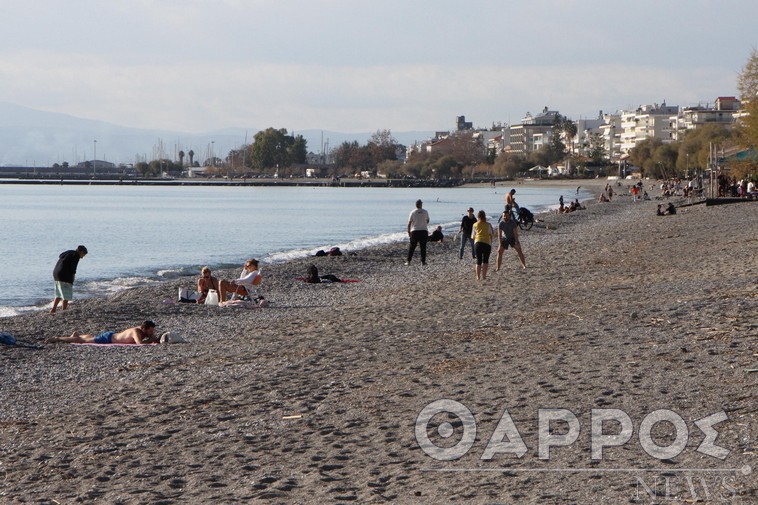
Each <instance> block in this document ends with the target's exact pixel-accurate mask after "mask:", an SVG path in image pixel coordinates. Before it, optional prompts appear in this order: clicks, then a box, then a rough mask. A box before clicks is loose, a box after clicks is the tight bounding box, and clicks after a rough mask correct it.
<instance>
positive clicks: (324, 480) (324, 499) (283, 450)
mask: <svg viewBox="0 0 758 505" xmlns="http://www.w3.org/2000/svg"><path fill="white" fill-rule="evenodd" d="M571 184H572V185H573V186H572V187H574V188H575V184H576V183H571ZM582 184H583V186H585V187H587V185H593V182H589V183H585V182H584V181H582ZM604 184H605V181H603V182H602V183H600V182H594V189H595V190H602V186H603V185H604ZM566 186H567V190H568V188H569V184H568V183H567V184H566ZM567 194H570V193H567ZM657 203H660V202H658V201H655V200H653V201H644V202H634V203H633V202H632V200H631V197H629V196H625V195H620V196H616V197H614V199H613V201H612V202H610V203H602V204H600V203H594V202H591V203H590V204H589V205H588V209H587V210H582V211H577V212H573V213H571V214H565V215H557V214H547V215H544V216H540V217H541V219H542V221H541V222H539V223H537V225H535V227H534V228H532V229H531V230H529V231H523V232H521V241H522V246H523V249H524V253H525V255H526V261H527V267H528V268H527V269H526V270H523V269H522V268H521V266H520V265H519V263H518V260H517V258H516V255H515V253H513V252H512V251H510V250H509V251H506V253H505V257H504V267H503V270H501V271H500V272H495V269H494V262H495V253H494V252H493V256H492V259H491V265H492V268H491V270H490V272H489V274H488V277H487V279H486V280H484V281H477V280H476V278H475V274H474V266H473V263H472V260H471V258H470V257H465V256H464V260H463V261H461V260H459V259H458V253H457V251H458V245H457V244H454V243H453V241H452V240H451V237H447V238H446V240H445V242H444V243H443V244H430V245H429V253H428V265H427V266H425V267H422V266H421V265H420V260H419V254H418V251H417V252H416V256H415V257H414V261H413V262H412V263H411V265H410V266H404V264H403V263H404V260H405V253H406V249H407V244H406V243H397V244H390V245H386V246H381V247H377V248H372V249H367V250H361V251H356V252H348V254H346V255H345V256H342V257H318V258H315V257H314V258H306V259H300V260H295V261H290V262H287V263H283V264H276V265H266V266H265V267H264V269H263V270H262V273H263V277H264V281H263V284H262V286H261V289H260V291H261V293H262V294H263V295H264V296H265V297H266V299H267V300H269V301H270V302H271V304H270V306H268V307H265V308H253V309H238V308H219V307H211V306H203V305H194V304H182V303H173V302H174V300H175V299H176V294H177V291H178V288H179V287H189V288H191V287H193V284H194V279H191V278H183V279H177V280H172V281H167V282H165V283H162V284H160V285H157V286H151V287H145V288H138V289H132V290H128V291H124V292H121V293H119V294H117V295H115V296H112V297H109V298H104V299H89V300H75V301H74V302H73V303H72V304H71V305H70V307H69V309H68V310H66V311H59V312H58V313H57V314H56V315H54V316H51V315H50V314H47V313H45V312H38V313H33V314H27V315H23V316H18V317H13V318H7V319H0V331H7V332H9V333H11V334H13V335H14V336H15V337H16V338H17V339H18V340H19V341H20V342H21V343H22V344H24V346H13V347H11V346H2V345H0V379H1V380H0V503H153V504H156V503H161V504H174V503H175V504H179V503H198V504H200V503H203V504H206V503H232V502H243V503H244V502H248V501H251V502H255V501H259V502H266V503H317V502H321V503H451V502H459V503H540V504H546V503H547V504H563V503H598V502H599V503H655V502H657V501H660V500H663V501H666V500H668V501H666V502H667V503H668V502H671V503H682V502H685V501H686V500H687V499H690V498H692V496H691V495H692V493H693V492H694V491H697V492H699V494H700V495H701V498H702V496H704V486H705V487H707V488H708V492H709V493H710V495H711V499H712V500H714V501H713V503H756V502H758V478H757V477H756V472H757V471H758V459H757V458H756V453H758V395H757V394H756V391H757V389H756V386H758V373H755V372H754V371H753V372H751V371H750V370H756V369H758V345H757V344H758V259H757V258H758V255H757V253H758V205H756V204H755V203H754V202H745V203H737V204H730V205H722V206H714V207H706V206H705V205H692V206H686V207H682V208H680V211H679V213H678V214H677V215H674V216H663V217H658V216H656V215H655V209H656V204H657ZM677 203H684V202H677ZM471 204H472V205H473V206H474V208H475V209H477V210H478V207H477V205H476V202H471ZM409 210H410V207H409ZM433 218H434V216H432V219H433ZM403 226H404V223H400V224H399V228H400V229H403ZM311 263H313V264H315V265H317V266H318V268H319V271H320V272H321V273H322V274H335V275H337V276H338V277H342V278H350V279H358V280H360V282H355V283H333V284H319V285H311V284H305V283H303V282H302V281H300V280H298V278H299V277H303V276H304V275H305V271H306V268H307V266H308V265H309V264H311ZM214 274H215V275H217V276H219V277H222V278H226V279H232V278H235V277H236V276H237V274H238V271H237V270H234V271H224V272H214ZM144 319H150V320H153V321H155V322H156V324H157V325H158V328H157V333H159V334H160V333H162V332H165V331H172V332H176V333H178V334H180V335H182V336H183V337H184V338H186V339H187V340H188V342H187V343H182V344H169V345H165V344H162V345H154V346H147V347H138V346H128V347H102V348H99V347H97V346H79V345H69V344H44V340H45V339H46V338H47V337H50V336H54V335H67V334H70V333H71V332H72V331H73V330H78V331H80V332H86V333H95V334H97V333H100V332H102V331H105V330H121V329H125V328H127V327H131V326H136V325H139V324H140V323H141V322H142V320H144ZM440 399H451V400H454V401H456V402H460V403H461V404H463V405H465V406H466V407H467V409H468V410H469V411H470V412H471V413H472V415H473V417H474V419H475V421H476V428H477V435H476V441H475V442H474V444H473V446H472V447H471V449H470V450H469V451H467V452H466V453H465V454H464V455H462V456H461V457H460V458H458V459H455V460H452V461H440V460H436V459H434V458H432V457H430V456H429V455H427V454H426V453H425V452H424V451H422V449H421V448H420V447H419V444H418V442H417V434H416V422H417V417H418V416H419V414H420V413H421V411H422V410H423V409H424V407H425V406H427V405H428V404H430V403H431V402H434V401H436V400H440ZM506 409H507V412H508V414H509V415H510V417H511V418H512V420H513V422H514V423H515V426H516V427H517V429H518V431H519V433H520V435H521V437H522V438H523V441H524V443H525V444H526V447H527V452H526V453H525V454H524V455H523V456H521V457H518V456H516V455H515V454H512V453H507V452H502V453H498V454H496V455H495V456H494V457H492V458H491V459H482V455H483V453H484V452H485V448H486V447H487V445H488V442H489V441H490V437H492V435H493V432H495V431H496V427H497V426H498V423H499V421H500V420H501V418H502V416H503V414H504V411H506ZM540 409H567V410H570V411H571V412H573V413H574V414H575V415H576V417H577V419H578V421H579V423H580V424H581V431H580V434H579V437H578V439H577V440H576V441H575V442H574V443H573V444H571V445H568V446H566V447H553V448H552V450H551V454H550V458H549V459H542V458H540V457H539V454H538V447H539V440H538V439H539V426H538V420H539V415H540ZM592 409H620V410H623V411H624V412H625V413H626V414H628V416H629V417H630V419H631V420H632V422H633V424H634V436H633V437H632V438H631V439H630V440H629V442H628V443H626V444H624V445H621V446H618V447H607V448H606V449H605V451H604V454H603V458H602V460H593V459H592V458H591V421H592V419H591V416H592ZM659 409H668V410H671V411H674V412H676V413H677V414H678V415H679V416H681V418H682V419H683V420H684V422H685V424H686V427H687V429H688V434H689V438H688V441H687V444H686V447H685V448H684V449H683V450H682V451H681V452H680V453H679V454H678V455H676V457H673V458H670V459H664V460H660V459H657V458H655V457H653V456H651V455H650V454H648V453H647V452H646V451H645V450H644V448H643V447H642V444H641V442H640V440H639V438H638V431H639V427H640V424H641V422H642V421H643V419H644V418H645V417H646V415H647V414H649V413H651V412H653V411H656V410H659ZM722 411H723V412H724V413H725V414H726V415H727V416H728V419H727V420H725V421H723V422H721V423H720V424H718V425H715V428H716V429H717V430H718V432H719V436H718V438H717V440H716V443H717V445H718V446H720V447H724V448H726V449H727V450H728V455H727V456H726V457H725V458H724V459H720V458H716V457H713V456H710V455H707V454H704V453H702V452H699V451H698V450H697V449H698V447H700V445H701V443H702V442H703V441H704V439H705V435H704V434H703V433H702V432H701V430H700V429H698V427H697V426H696V424H695V421H697V420H699V419H702V418H705V417H707V416H709V415H711V414H714V413H718V412H722ZM440 418H444V415H442V414H440V416H438V418H436V421H435V422H436V423H437V424H436V425H434V426H433V425H432V424H430V425H429V427H428V430H427V434H428V436H429V438H430V439H431V440H433V441H434V443H435V444H437V445H439V446H447V447H449V446H451V445H455V443H456V442H457V441H459V440H460V433H461V432H462V431H463V429H464V427H462V426H461V424H460V423H459V422H454V420H452V418H451V424H447V425H446V426H444V427H443V428H447V426H452V428H453V430H454V432H455V433H454V434H453V436H452V437H450V438H449V439H445V438H444V436H443V435H444V434H446V433H444V431H445V429H443V428H439V429H433V428H434V427H435V426H438V425H440V423H443V424H444V419H440ZM433 421H434V419H433ZM557 427H558V431H559V432H560V430H561V429H563V430H564V432H565V426H564V425H561V424H560V423H559V424H557ZM614 429H616V430H618V427H617V426H615V425H614V424H613V423H611V424H609V425H606V426H605V430H606V431H605V432H606V433H608V432H613V430H614ZM652 435H653V437H654V440H655V441H656V442H657V444H658V445H659V446H668V445H670V444H672V443H674V440H675V438H676V435H677V432H676V431H675V430H674V429H673V427H672V425H671V424H670V423H666V422H663V423H658V424H657V425H655V426H654V430H653V432H652ZM456 437H457V438H456ZM506 441H507V440H506ZM688 472H689V473H688ZM709 472H710V473H709ZM701 477H702V481H701V480H700V479H701ZM688 478H690V480H689V481H688V480H687V479H688ZM665 479H668V484H669V489H668V491H666V490H665V489H664V487H663V482H664V480H665ZM693 479H694V480H693ZM656 482H657V484H655V483H656ZM692 482H694V483H695V484H694V486H695V488H693V487H692V486H690V484H692ZM656 485H657V488H656ZM654 488H655V489H657V491H656V492H657V493H658V496H657V497H654V496H653V495H652V494H651V493H652V491H653V489H654ZM666 492H668V493H670V495H671V498H668V499H667V498H665V497H664V494H663V493H666ZM695 499H697V497H695ZM671 500H674V501H671ZM677 500H678V501H677ZM719 500H720V501H719ZM708 503H710V502H708Z"/></svg>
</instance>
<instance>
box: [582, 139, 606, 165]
mask: <svg viewBox="0 0 758 505" xmlns="http://www.w3.org/2000/svg"><path fill="white" fill-rule="evenodd" d="M584 147H585V148H586V149H587V156H588V157H589V159H590V162H591V163H592V165H594V166H598V165H603V164H605V163H607V161H608V150H607V149H606V148H605V139H603V134H602V133H598V132H590V133H589V134H588V135H587V140H586V144H585V146H584Z"/></svg>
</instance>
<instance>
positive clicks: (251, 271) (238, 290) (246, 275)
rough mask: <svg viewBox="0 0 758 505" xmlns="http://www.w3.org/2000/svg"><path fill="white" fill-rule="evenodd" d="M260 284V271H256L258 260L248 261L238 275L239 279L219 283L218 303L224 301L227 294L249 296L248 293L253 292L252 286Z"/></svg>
mask: <svg viewBox="0 0 758 505" xmlns="http://www.w3.org/2000/svg"><path fill="white" fill-rule="evenodd" d="M260 283H261V271H260V270H258V260H257V259H255V258H252V259H249V260H247V261H246V262H245V266H244V267H243V268H242V273H241V274H240V277H239V279H235V280H233V281H224V280H222V281H219V283H218V284H219V286H218V290H219V293H218V301H219V302H223V301H225V300H226V294H227V293H235V294H238V295H241V296H250V293H252V292H253V288H254V286H257V285H259V284H260Z"/></svg>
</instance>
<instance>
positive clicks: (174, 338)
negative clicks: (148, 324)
mask: <svg viewBox="0 0 758 505" xmlns="http://www.w3.org/2000/svg"><path fill="white" fill-rule="evenodd" d="M184 342H187V341H186V340H185V339H184V337H182V336H181V335H179V334H178V333H176V332H175V331H167V332H166V333H164V334H163V335H161V344H181V343H184Z"/></svg>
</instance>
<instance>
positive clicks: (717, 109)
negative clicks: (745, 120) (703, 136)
mask: <svg viewBox="0 0 758 505" xmlns="http://www.w3.org/2000/svg"><path fill="white" fill-rule="evenodd" d="M740 106H741V104H740V101H739V100H738V99H737V98H735V97H733V96H720V97H718V98H717V99H716V103H715V104H714V106H713V107H711V106H709V105H704V106H703V105H697V106H694V107H684V108H682V110H681V112H680V113H679V114H677V115H676V116H673V117H671V120H670V122H671V130H672V138H673V139H674V140H681V139H682V137H683V136H684V134H685V133H687V131H688V130H692V129H695V128H697V127H699V126H703V125H706V124H717V125H721V126H723V127H725V128H728V129H731V128H732V127H733V126H734V124H735V123H736V118H737V115H738V112H739V110H740Z"/></svg>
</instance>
